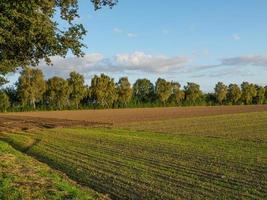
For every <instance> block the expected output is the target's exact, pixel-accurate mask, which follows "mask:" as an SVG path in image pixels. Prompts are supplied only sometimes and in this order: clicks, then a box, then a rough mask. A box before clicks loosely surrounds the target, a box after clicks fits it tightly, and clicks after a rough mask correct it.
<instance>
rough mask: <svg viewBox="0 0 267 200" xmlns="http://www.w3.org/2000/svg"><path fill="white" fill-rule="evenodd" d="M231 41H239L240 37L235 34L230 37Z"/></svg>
mask: <svg viewBox="0 0 267 200" xmlns="http://www.w3.org/2000/svg"><path fill="white" fill-rule="evenodd" d="M232 39H233V40H241V37H240V35H239V34H236V33H235V34H233V35H232Z"/></svg>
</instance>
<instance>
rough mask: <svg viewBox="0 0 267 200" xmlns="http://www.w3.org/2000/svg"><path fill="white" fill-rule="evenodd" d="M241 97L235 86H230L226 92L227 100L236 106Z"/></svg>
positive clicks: (237, 87) (238, 89)
mask: <svg viewBox="0 0 267 200" xmlns="http://www.w3.org/2000/svg"><path fill="white" fill-rule="evenodd" d="M241 96H242V92H241V90H240V88H239V86H238V85H237V84H230V85H229V86H228V91H227V99H228V101H229V102H231V103H232V104H237V102H238V101H239V100H240V98H241Z"/></svg>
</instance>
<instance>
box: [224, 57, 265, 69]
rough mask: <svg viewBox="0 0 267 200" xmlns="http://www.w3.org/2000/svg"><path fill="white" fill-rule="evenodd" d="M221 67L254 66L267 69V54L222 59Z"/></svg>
mask: <svg viewBox="0 0 267 200" xmlns="http://www.w3.org/2000/svg"><path fill="white" fill-rule="evenodd" d="M221 65H238V66H242V65H253V66H259V67H267V54H266V55H246V56H238V57H231V58H224V59H222V62H221Z"/></svg>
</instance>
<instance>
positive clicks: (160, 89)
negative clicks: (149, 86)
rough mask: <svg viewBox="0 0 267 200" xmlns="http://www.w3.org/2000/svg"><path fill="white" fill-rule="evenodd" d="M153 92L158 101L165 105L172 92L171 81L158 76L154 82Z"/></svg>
mask: <svg viewBox="0 0 267 200" xmlns="http://www.w3.org/2000/svg"><path fill="white" fill-rule="evenodd" d="M155 93H156V95H157V97H158V99H159V100H160V102H162V103H163V104H164V105H165V104H166V102H167V101H168V99H169V98H170V96H171V94H172V84H171V82H168V81H166V80H165V79H162V78H158V80H157V82H156V88H155Z"/></svg>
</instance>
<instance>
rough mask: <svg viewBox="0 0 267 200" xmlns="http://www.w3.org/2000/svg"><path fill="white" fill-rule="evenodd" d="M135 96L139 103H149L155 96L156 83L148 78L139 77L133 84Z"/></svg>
mask: <svg viewBox="0 0 267 200" xmlns="http://www.w3.org/2000/svg"><path fill="white" fill-rule="evenodd" d="M133 97H134V99H135V100H136V101H137V102H139V103H149V102H151V101H152V99H153V98H154V85H153V83H151V82H150V80H148V79H138V80H136V82H135V83H134V85H133Z"/></svg>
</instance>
